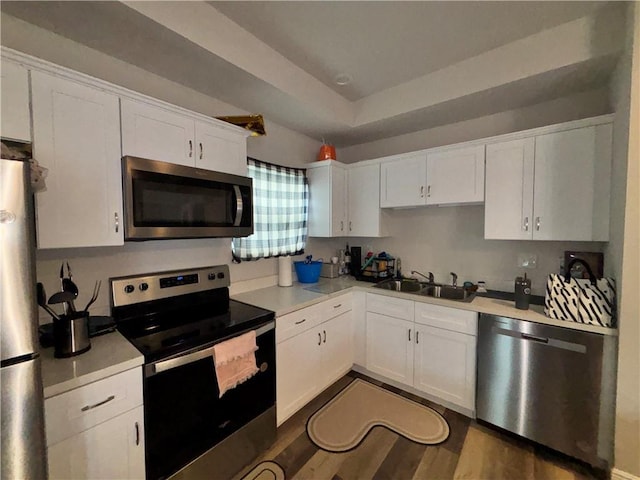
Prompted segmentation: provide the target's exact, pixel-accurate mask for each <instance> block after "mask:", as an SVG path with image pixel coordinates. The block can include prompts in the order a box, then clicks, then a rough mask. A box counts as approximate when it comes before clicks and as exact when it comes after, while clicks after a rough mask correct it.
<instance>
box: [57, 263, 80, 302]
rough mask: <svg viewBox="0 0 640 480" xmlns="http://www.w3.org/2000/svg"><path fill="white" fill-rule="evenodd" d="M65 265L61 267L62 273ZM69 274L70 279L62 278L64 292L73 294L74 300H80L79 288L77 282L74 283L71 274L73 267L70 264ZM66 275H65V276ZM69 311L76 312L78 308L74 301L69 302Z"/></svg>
mask: <svg viewBox="0 0 640 480" xmlns="http://www.w3.org/2000/svg"><path fill="white" fill-rule="evenodd" d="M63 267H64V264H63V266H62V267H60V272H61V273H62V272H63V271H64V270H63ZM67 272H68V274H69V278H64V277H63V278H62V291H63V292H71V293H73V296H74V298H78V286H77V285H76V284H75V282H74V281H73V275H72V273H71V266H70V265H69V262H67ZM63 275H64V274H63ZM69 309H70V310H71V311H72V312H75V311H76V306H75V304H74V302H73V300H71V301H70V302H69Z"/></svg>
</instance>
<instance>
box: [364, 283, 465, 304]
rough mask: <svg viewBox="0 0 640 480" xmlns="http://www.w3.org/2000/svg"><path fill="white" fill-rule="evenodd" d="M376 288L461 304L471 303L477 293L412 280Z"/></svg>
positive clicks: (376, 286) (460, 288) (380, 284)
mask: <svg viewBox="0 0 640 480" xmlns="http://www.w3.org/2000/svg"><path fill="white" fill-rule="evenodd" d="M374 287H375V288H381V289H383V290H392V291H394V292H405V293H411V294H414V295H421V296H423V297H435V298H444V299H446V300H456V301H459V302H471V301H472V300H473V299H474V298H475V293H474V292H470V291H469V290H467V289H466V288H464V287H457V286H456V287H454V286H453V285H442V284H439V283H426V282H419V281H417V280H411V279H402V280H396V279H389V280H385V281H383V282H380V283H377V284H376V285H374Z"/></svg>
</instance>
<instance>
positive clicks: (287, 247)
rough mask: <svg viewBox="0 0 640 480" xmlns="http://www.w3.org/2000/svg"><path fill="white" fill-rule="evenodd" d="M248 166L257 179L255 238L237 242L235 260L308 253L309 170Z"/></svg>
mask: <svg viewBox="0 0 640 480" xmlns="http://www.w3.org/2000/svg"><path fill="white" fill-rule="evenodd" d="M247 163H248V176H249V177H251V178H253V235H250V236H248V237H244V238H234V239H233V241H232V243H231V250H232V253H233V258H234V260H235V261H240V260H257V259H259V258H269V257H279V256H282V255H299V254H301V253H304V247H305V244H306V241H307V212H308V207H309V186H308V184H307V177H306V175H305V170H303V169H299V168H290V167H281V166H279V165H273V164H271V163H266V162H261V161H259V160H255V159H253V158H249V159H248V162H247Z"/></svg>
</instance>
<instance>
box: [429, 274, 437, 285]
mask: <svg viewBox="0 0 640 480" xmlns="http://www.w3.org/2000/svg"><path fill="white" fill-rule="evenodd" d="M428 273H429V283H436V279H435V277H434V276H433V272H428Z"/></svg>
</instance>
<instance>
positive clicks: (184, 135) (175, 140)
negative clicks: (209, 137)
mask: <svg viewBox="0 0 640 480" xmlns="http://www.w3.org/2000/svg"><path fill="white" fill-rule="evenodd" d="M121 108H122V154H123V155H132V156H134V157H142V158H148V159H150V160H160V161H162V162H169V163H175V164H177V165H188V166H191V167H194V166H195V165H196V159H195V145H194V139H195V123H194V121H193V119H192V118H189V117H186V116H184V115H180V114H178V113H175V112H172V111H170V110H165V109H164V108H160V107H156V106H155V105H149V104H147V103H143V102H139V101H136V100H130V99H128V98H123V99H122V101H121Z"/></svg>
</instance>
